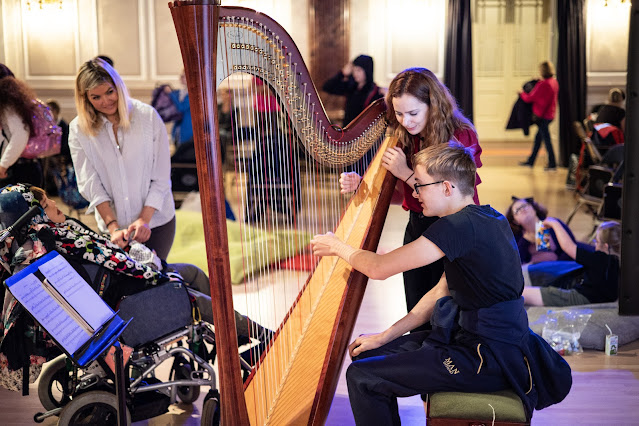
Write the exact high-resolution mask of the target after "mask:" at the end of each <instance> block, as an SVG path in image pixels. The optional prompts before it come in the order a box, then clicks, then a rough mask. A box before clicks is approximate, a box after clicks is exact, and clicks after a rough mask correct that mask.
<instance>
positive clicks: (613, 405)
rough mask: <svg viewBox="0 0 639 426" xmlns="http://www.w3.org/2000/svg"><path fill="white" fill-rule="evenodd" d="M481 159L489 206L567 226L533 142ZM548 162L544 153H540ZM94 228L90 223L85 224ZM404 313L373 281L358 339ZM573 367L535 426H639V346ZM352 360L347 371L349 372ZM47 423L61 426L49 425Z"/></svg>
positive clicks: (31, 402) (564, 200)
mask: <svg viewBox="0 0 639 426" xmlns="http://www.w3.org/2000/svg"><path fill="white" fill-rule="evenodd" d="M483 148H484V154H483V155H482V160H483V162H484V166H483V167H482V168H481V169H480V171H479V174H480V176H481V178H482V184H481V185H480V186H479V196H480V200H481V201H482V203H485V204H491V205H492V206H493V207H494V208H496V209H497V210H499V211H502V212H504V211H505V209H506V208H507V206H508V205H509V203H510V199H511V195H517V196H522V197H525V196H534V197H535V199H537V200H539V201H540V202H542V203H543V204H545V205H546V206H547V207H548V209H549V211H550V214H551V215H552V216H557V217H559V218H561V219H564V220H565V219H566V217H567V216H568V214H569V213H570V211H571V210H572V208H573V206H574V203H575V201H574V197H573V195H572V193H571V192H570V191H568V190H566V189H565V178H566V170H565V169H559V170H558V171H557V172H544V171H543V164H544V160H545V158H543V157H541V158H539V159H538V164H537V166H536V167H535V168H533V169H529V168H523V167H519V166H517V165H516V164H517V162H518V161H520V160H522V159H524V157H525V155H526V154H527V153H528V150H529V149H530V146H529V144H528V143H526V144H522V143H510V144H509V143H492V144H491V143H485V144H483ZM540 155H541V156H544V154H543V152H541V153H540ZM83 220H86V221H87V222H88V223H91V220H92V219H91V218H87V217H84V218H83ZM406 220H407V216H406V213H405V212H404V211H403V210H402V209H401V208H399V207H397V206H392V208H391V211H390V213H389V216H388V218H387V220H386V225H385V228H384V233H383V235H382V239H381V242H380V249H382V250H390V249H393V248H395V247H397V246H398V245H399V244H401V241H402V238H403V232H404V226H405V224H406ZM592 226H593V220H592V217H590V216H589V215H588V214H587V213H586V212H585V211H584V212H579V213H578V214H577V215H576V216H575V218H574V219H573V221H572V223H571V228H572V230H573V231H574V233H575V235H576V236H577V238H579V239H583V238H586V236H588V235H589V234H590V232H591V231H592ZM404 314H405V305H404V295H403V286H402V281H401V277H392V278H390V279H388V280H386V281H385V282H383V283H380V282H375V281H371V282H370V283H369V285H368V288H367V290H366V295H365V297H364V300H363V302H362V307H361V311H360V315H359V317H358V321H357V324H356V326H355V330H354V335H358V334H360V333H365V332H375V331H381V330H383V329H385V328H386V327H388V326H389V325H391V324H392V323H393V322H395V321H396V320H397V319H399V318H400V317H401V316H402V315H404ZM566 360H567V361H568V362H569V364H570V365H571V367H572V368H573V387H572V390H571V392H570V394H569V395H568V397H567V398H566V399H565V400H564V401H563V402H562V403H560V404H557V405H555V406H552V407H549V408H547V409H544V410H542V411H539V412H537V413H535V416H534V417H533V425H577V424H579V425H633V424H639V341H637V342H634V343H631V344H629V345H626V346H624V347H621V348H620V351H619V354H618V355H617V356H606V355H605V354H604V353H603V352H598V351H586V352H584V353H583V354H580V355H573V356H568V357H566ZM348 362H349V361H348V360H346V361H345V363H344V364H345V365H348ZM30 391H31V394H30V395H29V396H27V397H22V396H21V395H20V394H19V393H15V392H9V391H6V390H4V389H0V413H2V414H1V415H0V425H30V424H33V420H32V419H33V414H34V413H35V412H37V411H41V410H42V408H41V406H40V404H39V401H38V397H37V387H36V386H35V385H32V386H31V389H30ZM205 393H206V391H204V390H203V392H202V396H201V397H200V399H199V400H198V401H196V403H195V404H193V406H187V405H183V404H178V405H175V406H172V407H171V411H170V412H169V413H167V414H165V415H163V416H160V417H157V418H154V419H151V420H148V421H143V422H137V423H135V424H136V425H197V424H199V416H200V410H201V406H202V400H203V397H204V395H205ZM347 395H348V394H347V391H346V384H345V380H344V377H343V372H342V377H341V379H340V382H339V383H338V387H337V392H336V396H335V399H334V401H333V405H332V409H331V412H330V414H329V417H328V421H327V423H326V424H327V425H334V426H347V425H353V424H354V422H353V418H352V414H351V411H350V406H349V404H348V396H347ZM399 403H400V415H401V417H402V421H403V424H407V425H423V424H425V415H424V410H423V406H422V403H421V400H420V399H419V398H418V397H414V398H406V399H402V400H400V402H399ZM44 424H47V425H51V424H56V421H55V420H54V419H47V420H46V421H45V423H44Z"/></svg>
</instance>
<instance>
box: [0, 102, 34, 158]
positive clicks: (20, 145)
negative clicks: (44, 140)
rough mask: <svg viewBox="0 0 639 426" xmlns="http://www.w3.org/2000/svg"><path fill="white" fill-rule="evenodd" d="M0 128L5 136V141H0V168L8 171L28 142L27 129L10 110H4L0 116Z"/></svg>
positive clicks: (20, 119)
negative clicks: (0, 144)
mask: <svg viewBox="0 0 639 426" xmlns="http://www.w3.org/2000/svg"><path fill="white" fill-rule="evenodd" d="M0 128H2V131H3V133H4V134H5V135H6V137H7V140H2V146H1V148H0V149H1V150H2V152H0V155H1V156H2V157H1V158H0V166H2V167H4V168H6V169H8V168H9V167H11V166H13V163H15V162H16V161H18V158H20V156H21V155H22V151H24V149H25V148H26V146H27V142H28V141H29V128H28V127H25V125H24V121H22V118H20V116H19V115H18V114H16V113H15V111H14V110H13V109H12V108H7V109H5V110H4V114H2V115H0Z"/></svg>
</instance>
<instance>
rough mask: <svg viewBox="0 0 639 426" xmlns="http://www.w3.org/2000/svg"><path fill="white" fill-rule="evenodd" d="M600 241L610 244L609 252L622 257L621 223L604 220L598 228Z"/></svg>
mask: <svg viewBox="0 0 639 426" xmlns="http://www.w3.org/2000/svg"><path fill="white" fill-rule="evenodd" d="M597 231H598V234H599V240H600V241H599V242H601V243H605V244H608V250H609V252H610V253H609V254H614V255H615V256H620V257H621V225H620V224H618V223H617V222H612V221H610V222H604V223H602V224H601V225H599V227H598V228H597Z"/></svg>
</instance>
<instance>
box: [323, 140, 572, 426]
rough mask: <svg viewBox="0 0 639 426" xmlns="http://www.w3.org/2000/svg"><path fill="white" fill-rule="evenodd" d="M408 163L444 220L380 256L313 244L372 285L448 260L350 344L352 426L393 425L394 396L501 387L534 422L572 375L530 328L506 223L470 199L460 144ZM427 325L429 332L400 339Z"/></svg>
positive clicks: (423, 197)
mask: <svg viewBox="0 0 639 426" xmlns="http://www.w3.org/2000/svg"><path fill="white" fill-rule="evenodd" d="M414 164H415V169H414V171H415V185H414V192H413V196H414V197H415V198H417V199H418V200H419V203H420V205H421V207H422V209H423V212H424V215H427V216H439V217H440V219H439V220H438V221H437V222H435V223H434V224H433V225H431V226H430V227H429V228H428V229H427V230H426V231H425V232H424V233H423V234H422V236H421V237H419V238H418V239H417V240H415V241H413V242H411V243H409V244H406V245H404V246H402V247H400V248H398V249H396V250H394V251H392V252H390V253H387V254H383V255H380V254H376V253H374V252H370V251H366V250H360V249H356V248H353V247H351V246H349V245H348V244H346V243H344V242H342V241H341V240H339V239H338V238H337V237H335V236H334V235H333V234H331V233H329V234H325V235H317V236H315V237H314V239H313V240H312V245H313V252H314V253H315V254H316V255H319V256H339V257H341V258H342V259H344V260H346V261H347V262H348V263H350V264H351V265H352V266H353V267H354V268H355V269H357V270H358V271H361V272H362V273H364V274H366V275H367V276H369V277H370V278H374V279H385V278H387V277H390V276H392V275H395V274H397V273H400V272H403V271H405V270H408V269H412V268H416V267H420V266H423V265H427V264H429V263H432V262H434V261H437V260H439V259H441V258H443V259H444V271H445V273H444V275H443V276H442V279H441V280H440V282H439V283H438V284H437V285H436V286H435V287H434V288H433V289H432V290H430V291H429V292H428V293H426V295H424V297H423V298H422V299H421V300H420V301H419V302H418V303H417V305H416V306H415V307H414V308H413V309H412V310H411V311H410V312H409V313H408V314H407V315H406V316H405V317H404V318H402V319H400V320H399V321H398V322H396V323H395V324H394V325H392V326H391V327H390V328H388V329H387V330H386V331H384V332H381V333H377V334H371V335H363V336H360V337H358V338H357V339H355V341H354V342H353V343H351V345H350V346H349V352H350V355H351V357H352V358H353V363H352V364H351V365H350V366H349V368H348V370H347V372H346V380H347V383H348V391H349V398H350V401H351V407H352V409H353V414H354V416H355V422H356V423H357V424H358V425H360V424H361V425H368V424H389V425H390V424H399V423H400V419H399V415H398V411H397V401H396V397H407V396H412V395H417V394H424V393H433V392H440V391H463V392H493V391H499V390H504V389H513V390H514V391H515V392H516V393H517V394H518V395H519V396H520V398H521V399H522V402H523V403H524V407H525V409H526V413H527V416H528V417H529V418H530V417H532V412H533V409H542V408H544V407H546V406H548V405H551V404H554V403H557V402H559V401H561V400H562V399H563V398H564V397H565V396H566V395H567V394H568V391H569V389H570V386H571V383H572V379H571V374H570V367H569V366H568V364H567V363H566V362H565V361H564V360H563V359H562V358H561V357H560V356H559V355H557V354H556V353H555V352H554V350H553V349H552V348H550V346H549V345H548V344H547V343H546V342H545V341H544V340H543V339H541V338H540V337H539V336H537V335H536V334H534V333H533V332H532V331H530V329H529V328H528V318H527V315H526V312H525V310H524V305H523V299H522V297H521V294H522V290H523V277H522V274H521V267H520V264H519V256H518V254H517V247H516V245H515V240H514V238H513V234H512V232H511V230H510V226H509V224H508V221H507V220H506V218H505V217H504V216H502V215H501V214H500V213H499V212H497V211H496V210H494V209H493V208H492V207H490V206H487V205H484V206H478V205H475V203H474V202H473V193H474V183H475V174H476V166H475V163H474V162H473V159H472V154H471V153H470V152H469V150H468V149H467V148H464V147H463V146H462V145H461V144H459V143H456V142H450V143H448V144H438V145H433V146H430V147H428V148H426V149H424V150H422V151H420V152H419V153H418V154H416V155H415V157H414ZM429 320H430V322H431V324H432V326H433V330H432V331H422V332H415V333H410V334H405V333H407V332H408V331H409V330H413V329H414V328H415V327H417V326H419V325H421V324H423V323H425V322H427V321H429ZM533 385H534V386H533Z"/></svg>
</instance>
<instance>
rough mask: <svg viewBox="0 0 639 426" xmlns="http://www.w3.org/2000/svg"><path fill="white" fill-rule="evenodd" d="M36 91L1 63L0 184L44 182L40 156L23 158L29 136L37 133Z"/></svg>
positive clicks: (0, 185) (38, 183) (40, 183)
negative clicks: (34, 118)
mask: <svg viewBox="0 0 639 426" xmlns="http://www.w3.org/2000/svg"><path fill="white" fill-rule="evenodd" d="M35 98H36V96H35V93H33V91H32V90H31V89H30V88H29V87H28V86H27V85H26V84H25V83H24V82H22V81H20V80H18V79H16V78H15V76H14V75H13V72H11V70H10V69H9V67H7V66H6V65H4V64H0V129H2V134H1V135H0V141H1V143H0V187H2V186H4V185H7V184H9V183H17V182H27V183H31V184H33V185H38V186H42V168H41V166H40V163H39V162H38V160H35V159H26V158H21V157H20V155H21V154H22V151H24V148H25V147H26V146H27V142H28V141H29V137H30V136H33V135H34V130H35V129H34V128H33V125H32V124H31V117H32V116H33V115H34V113H35V108H36V104H35V103H34V102H33V100H34V99H35Z"/></svg>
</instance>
